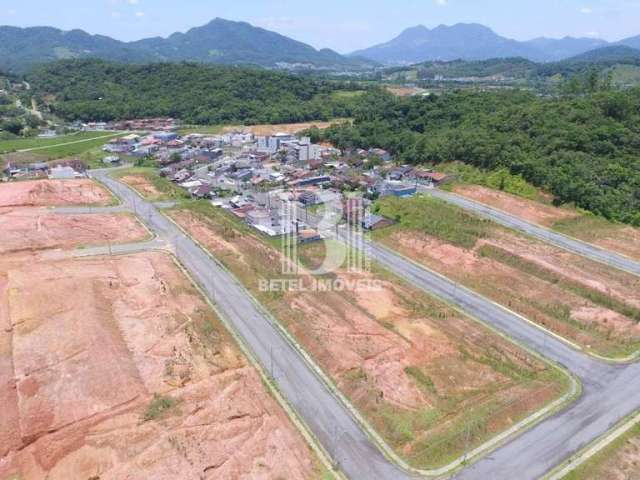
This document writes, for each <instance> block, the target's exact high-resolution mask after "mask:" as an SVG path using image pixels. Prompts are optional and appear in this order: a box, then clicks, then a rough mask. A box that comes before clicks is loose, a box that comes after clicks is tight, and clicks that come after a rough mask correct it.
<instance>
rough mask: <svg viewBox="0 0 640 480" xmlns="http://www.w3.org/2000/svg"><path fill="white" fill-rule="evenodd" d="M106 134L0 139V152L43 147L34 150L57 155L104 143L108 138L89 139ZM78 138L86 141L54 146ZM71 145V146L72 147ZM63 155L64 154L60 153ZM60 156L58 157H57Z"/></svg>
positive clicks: (89, 133)
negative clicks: (93, 140)
mask: <svg viewBox="0 0 640 480" xmlns="http://www.w3.org/2000/svg"><path fill="white" fill-rule="evenodd" d="M106 135H110V133H109V132H78V133H74V134H71V135H62V136H59V137H55V138H38V137H29V138H19V139H14V140H5V141H0V153H9V152H15V151H18V150H27V149H31V148H43V150H36V152H37V153H42V154H46V155H50V156H53V155H58V154H60V153H61V152H62V153H65V152H67V151H74V152H75V151H77V150H78V149H80V151H86V150H90V149H91V148H93V146H94V145H95V144H97V143H100V144H101V145H104V144H105V143H106V142H107V141H108V140H109V139H108V138H104V139H99V140H96V141H95V142H91V141H90V140H92V139H96V138H98V137H105V136H106ZM117 135H118V134H113V136H114V137H115V136H117ZM80 140H87V142H83V143H77V144H74V145H67V146H66V147H67V148H66V149H65V148H64V147H56V145H60V144H61V143H68V142H77V141H80ZM72 147H73V148H72ZM62 156H64V155H62ZM57 158H60V157H57Z"/></svg>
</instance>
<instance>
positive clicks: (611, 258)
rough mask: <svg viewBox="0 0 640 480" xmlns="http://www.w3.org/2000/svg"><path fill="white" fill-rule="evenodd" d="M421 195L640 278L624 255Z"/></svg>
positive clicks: (637, 266)
mask: <svg viewBox="0 0 640 480" xmlns="http://www.w3.org/2000/svg"><path fill="white" fill-rule="evenodd" d="M420 191H421V192H423V193H427V194H429V195H432V196H434V197H437V198H440V199H441V200H444V201H446V202H448V203H452V204H454V205H457V206H459V207H462V208H464V209H465V210H468V211H470V212H473V213H475V214H477V215H480V216H482V217H484V218H488V219H490V220H493V221H494V222H497V223H499V224H501V225H504V226H506V227H509V228H513V229H514V230H518V231H520V232H524V233H526V234H527V235H529V236H532V237H535V238H537V239H540V240H543V241H545V242H548V243H551V244H553V245H555V246H557V247H560V248H563V249H565V250H568V251H570V252H572V253H577V254H578V255H583V256H585V257H588V258H591V259H592V260H596V261H598V262H602V263H604V264H607V265H610V266H612V267H615V268H619V269H620V270H625V271H627V272H630V273H633V274H635V275H640V262H638V261H636V260H633V259H631V258H628V257H625V256H624V255H620V254H617V253H614V252H610V251H608V250H605V249H603V248H599V247H596V246H595V245H591V244H589V243H586V242H581V241H580V240H575V239H573V238H569V237H567V236H566V235H562V234H561V233H558V232H554V231H553V230H549V229H546V228H544V227H540V226H539V225H535V224H533V223H529V222H525V221H524V220H521V219H520V218H518V217H515V216H513V215H510V214H508V213H505V212H503V211H501V210H497V209H495V208H491V207H488V206H487V205H484V204H482V203H479V202H475V201H473V200H469V199H467V198H464V197H462V196H460V195H456V194H455V193H449V192H443V191H442V190H437V189H429V188H421V189H420Z"/></svg>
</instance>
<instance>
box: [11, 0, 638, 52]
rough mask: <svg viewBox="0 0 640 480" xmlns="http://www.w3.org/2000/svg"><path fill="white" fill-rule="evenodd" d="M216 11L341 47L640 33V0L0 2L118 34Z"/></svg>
mask: <svg viewBox="0 0 640 480" xmlns="http://www.w3.org/2000/svg"><path fill="white" fill-rule="evenodd" d="M516 5H517V6H516ZM215 17H222V18H227V19H230V20H244V21H248V22H251V23H253V24H255V25H259V26H261V27H264V28H268V29H271V30H275V31H277V32H279V33H282V34H284V35H287V36H290V37H293V38H295V39H297V40H301V41H304V42H306V43H310V44H311V45H313V46H314V47H317V48H321V47H329V48H333V49H335V50H338V51H339V52H343V53H344V52H350V51H353V50H356V49H358V48H363V47H367V46H370V45H373V44H375V43H380V42H384V41H387V40H389V39H391V38H392V37H394V36H395V35H397V34H398V33H400V31H402V30H403V29H404V28H406V27H409V26H414V25H417V24H423V25H426V26H427V27H429V28H432V27H435V26H437V25H439V24H446V25H450V24H454V23H458V22H477V23H482V24H484V25H487V26H489V27H491V28H493V29H494V30H495V31H496V32H497V33H499V34H501V35H504V36H507V37H510V38H515V39H518V40H526V39H530V38H534V37H538V36H550V37H562V36H565V35H572V36H598V37H601V38H605V39H607V40H619V39H621V38H625V37H629V36H634V35H638V34H640V0H590V1H589V0H316V1H313V2H310V1H305V0H231V1H229V0H63V1H61V0H58V1H56V0H20V1H17V0H0V25H17V26H33V25H51V26H55V27H59V28H63V29H71V28H82V29H84V30H86V31H88V32H90V33H100V34H104V35H109V36H112V37H114V38H118V39H121V40H137V39H140V38H143V37H148V36H156V35H160V36H166V35H168V34H170V33H172V32H175V31H185V30H187V29H189V28H191V27H194V26H198V25H202V24H204V23H207V22H208V21H209V20H211V19H213V18H215Z"/></svg>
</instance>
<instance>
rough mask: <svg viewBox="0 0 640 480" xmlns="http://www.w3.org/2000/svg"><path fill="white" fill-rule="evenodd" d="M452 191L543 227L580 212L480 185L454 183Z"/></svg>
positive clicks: (573, 216)
mask: <svg viewBox="0 0 640 480" xmlns="http://www.w3.org/2000/svg"><path fill="white" fill-rule="evenodd" d="M453 191H454V192H455V193H457V194H458V195H462V196H463V197H467V198H469V199H471V200H475V201H477V202H480V203H484V204H485V205H489V206H491V207H495V208H498V209H500V210H503V211H505V212H507V213H510V214H512V215H515V216H517V217H519V218H521V219H523V220H526V221H527V222H531V223H536V224H538V225H542V226H545V227H551V226H552V225H553V224H554V223H555V222H557V221H558V220H566V219H568V218H575V217H579V216H580V213H579V212H576V211H572V210H566V209H562V208H558V207H554V206H553V205H545V204H543V203H539V202H536V201H534V200H529V199H527V198H522V197H517V196H515V195H511V194H509V193H506V192H501V191H499V190H492V189H490V188H486V187H482V186H480V185H456V186H455V187H454V188H453Z"/></svg>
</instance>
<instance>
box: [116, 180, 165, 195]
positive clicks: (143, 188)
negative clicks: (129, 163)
mask: <svg viewBox="0 0 640 480" xmlns="http://www.w3.org/2000/svg"><path fill="white" fill-rule="evenodd" d="M119 180H120V181H121V182H124V183H126V184H127V185H130V186H131V187H133V188H134V189H135V190H137V191H138V192H139V193H140V194H141V195H142V196H143V197H144V198H146V199H147V200H152V201H153V200H158V199H160V198H162V195H163V194H162V192H161V191H159V190H158V189H157V188H156V187H155V186H154V185H153V183H151V181H150V180H149V179H148V178H147V177H145V176H144V175H124V176H123V177H120V179H119Z"/></svg>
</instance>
